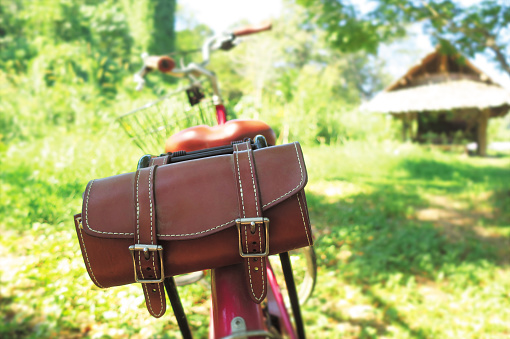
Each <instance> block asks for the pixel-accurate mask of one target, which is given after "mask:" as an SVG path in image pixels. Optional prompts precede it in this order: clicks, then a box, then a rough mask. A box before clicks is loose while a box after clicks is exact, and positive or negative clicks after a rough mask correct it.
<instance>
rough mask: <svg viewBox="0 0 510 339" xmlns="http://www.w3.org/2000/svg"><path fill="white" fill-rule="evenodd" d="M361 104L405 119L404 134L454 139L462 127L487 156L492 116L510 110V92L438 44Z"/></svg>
mask: <svg viewBox="0 0 510 339" xmlns="http://www.w3.org/2000/svg"><path fill="white" fill-rule="evenodd" d="M361 109H362V110H364V111H369V112H379V113H386V114H392V115H393V116H394V117H396V118H398V119H401V120H402V122H403V124H402V126H403V137H404V139H406V138H407V137H408V134H411V137H412V138H413V139H414V140H417V141H424V140H425V139H427V137H429V136H431V135H432V136H434V135H435V136H438V135H441V137H442V138H441V139H442V140H443V141H445V140H446V141H448V142H452V141H453V139H454V136H457V135H459V132H460V133H461V134H462V137H463V138H464V139H467V140H472V141H476V142H477V143H478V154H480V155H485V154H486V148H487V122H488V119H489V118H492V117H498V116H504V115H505V114H507V113H508V110H509V109H510V91H508V90H506V89H504V88H503V87H501V86H500V85H498V84H497V83H495V82H493V81H492V80H491V79H490V78H489V77H488V76H487V75H486V74H484V73H483V72H482V71H480V70H479V69H478V68H476V67H475V66H474V65H473V64H472V63H471V62H470V61H469V60H467V59H466V58H464V57H463V56H461V55H459V54H449V55H446V54H443V53H442V52H441V50H440V48H439V47H438V48H436V50H435V51H434V52H432V53H430V54H428V55H427V56H425V58H423V59H422V60H421V61H420V63H418V64H417V65H416V66H414V67H412V68H411V69H409V70H408V71H407V73H406V74H405V75H404V76H403V77H401V78H400V79H398V80H397V81H395V82H394V83H393V84H391V85H390V86H389V87H388V88H386V89H385V90H384V91H383V92H382V93H380V94H379V95H377V96H376V97H374V98H373V99H372V100H371V101H369V102H368V103H365V104H364V105H362V107H361ZM415 122H416V125H417V128H415V130H416V131H415V132H413V128H412V126H413V124H415Z"/></svg>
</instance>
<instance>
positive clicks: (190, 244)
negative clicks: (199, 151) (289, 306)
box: [75, 141, 313, 317]
mask: <svg viewBox="0 0 510 339" xmlns="http://www.w3.org/2000/svg"><path fill="white" fill-rule="evenodd" d="M209 153H210V154H217V153H218V152H216V153H215V152H212V153H211V152H209ZM220 153H221V152H220ZM205 154H206V155H207V152H206V153H205ZM179 158H182V157H179V156H172V154H169V155H166V156H162V157H156V158H152V159H151V161H150V164H149V166H148V167H145V168H140V166H139V169H138V170H137V171H136V172H134V173H126V174H120V175H116V176H112V177H108V178H104V179H96V180H92V181H90V182H89V183H88V185H87V187H86V190H85V193H84V195H83V206H82V213H81V214H77V215H75V226H76V232H77V235H78V239H79V242H80V247H81V250H82V255H83V259H84V261H85V266H86V268H87V271H88V273H89V275H90V278H91V279H92V281H93V282H94V284H96V285H97V286H98V287H100V288H107V287H112V286H119V285H125V284H130V283H134V282H138V283H142V286H143V290H144V294H145V299H146V304H147V308H148V310H149V313H151V315H153V316H155V317H160V316H162V315H163V314H164V312H165V309H166V304H165V291H164V285H163V280H164V278H165V277H169V276H174V275H177V274H184V273H189V272H194V271H199V270H204V269H211V268H216V267H222V266H228V265H233V264H238V263H244V267H245V271H246V283H247V286H248V290H249V291H250V294H251V298H252V299H253V300H254V301H255V302H257V303H259V302H261V301H262V300H263V299H264V297H265V295H266V292H267V287H268V284H267V277H266V258H267V256H268V255H270V254H277V253H282V252H287V251H290V250H293V249H296V248H300V247H305V246H311V245H312V243H313V238H312V233H311V228H310V221H309V217H308V209H307V205H306V198H305V193H304V187H305V185H306V182H307V173H306V168H305V163H304V160H303V154H302V152H301V147H300V145H299V144H298V143H292V144H286V145H280V146H271V147H265V148H260V149H255V150H253V144H251V143H250V141H247V142H243V143H238V144H233V145H232V146H230V154H221V155H214V156H207V157H203V158H198V159H193V160H188V161H177V160H179Z"/></svg>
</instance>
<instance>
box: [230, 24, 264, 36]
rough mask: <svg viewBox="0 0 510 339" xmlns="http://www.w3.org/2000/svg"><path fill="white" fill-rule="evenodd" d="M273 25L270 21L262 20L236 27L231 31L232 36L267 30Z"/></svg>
mask: <svg viewBox="0 0 510 339" xmlns="http://www.w3.org/2000/svg"><path fill="white" fill-rule="evenodd" d="M272 27H273V25H272V23H271V21H264V22H262V23H260V24H258V25H252V26H246V27H242V28H238V29H236V30H235V31H233V32H232V34H233V35H234V36H244V35H250V34H254V33H259V32H264V31H269V30H271V28H272Z"/></svg>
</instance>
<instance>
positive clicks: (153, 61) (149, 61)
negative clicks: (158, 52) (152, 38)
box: [144, 55, 175, 73]
mask: <svg viewBox="0 0 510 339" xmlns="http://www.w3.org/2000/svg"><path fill="white" fill-rule="evenodd" d="M144 61H145V67H147V68H149V69H153V70H155V69H157V70H158V71H160V72H161V73H170V72H171V71H172V70H173V69H174V67H175V61H174V59H172V58H170V57H169V56H166V55H163V56H148V57H147V58H145V60H144Z"/></svg>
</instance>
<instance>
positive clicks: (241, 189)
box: [234, 144, 246, 217]
mask: <svg viewBox="0 0 510 339" xmlns="http://www.w3.org/2000/svg"><path fill="white" fill-rule="evenodd" d="M234 148H235V150H236V151H235V157H236V164H237V178H238V180H239V193H240V194H241V205H242V206H243V217H246V213H245V212H244V196H243V184H242V182H241V170H240V169H239V147H238V145H237V144H234Z"/></svg>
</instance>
